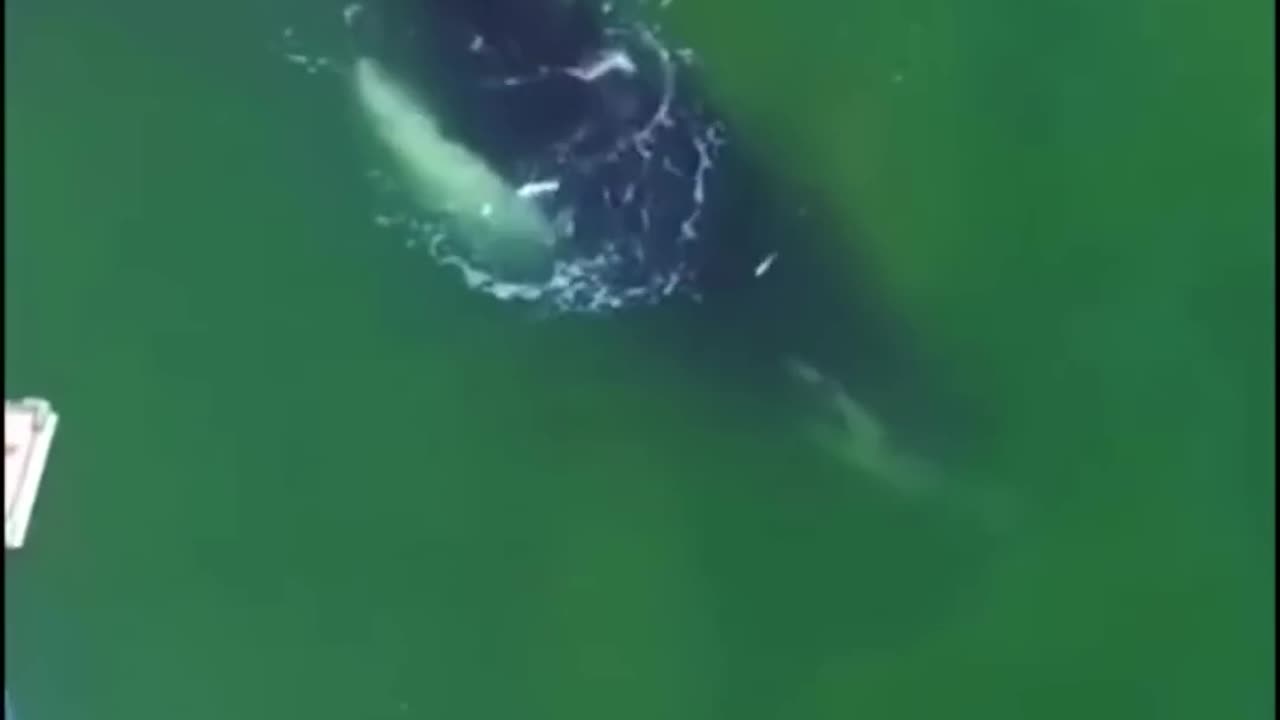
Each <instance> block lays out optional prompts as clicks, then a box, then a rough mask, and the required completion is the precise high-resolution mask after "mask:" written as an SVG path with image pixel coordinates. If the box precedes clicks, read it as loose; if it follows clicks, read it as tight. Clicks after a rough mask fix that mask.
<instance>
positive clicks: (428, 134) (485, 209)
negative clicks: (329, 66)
mask: <svg viewBox="0 0 1280 720" xmlns="http://www.w3.org/2000/svg"><path fill="white" fill-rule="evenodd" d="M353 77H354V80H355V85H356V95H357V98H358V99H359V102H360V104H361V106H362V107H363V108H364V110H365V113H366V115H367V116H368V118H369V121H370V123H371V124H372V126H373V129H374V132H375V134H376V135H377V137H378V139H379V140H380V141H381V142H382V144H383V145H384V146H385V147H386V148H387V150H388V151H390V153H391V154H392V155H393V156H394V158H395V161H396V162H397V164H398V165H399V166H400V168H401V169H402V171H403V172H404V174H405V176H406V180H407V181H408V185H409V186H410V189H411V190H412V192H413V194H414V195H415V197H416V199H417V200H418V202H419V203H420V204H422V205H423V206H424V208H425V209H428V210H431V211H436V212H439V211H445V212H448V213H449V214H450V215H451V216H452V218H453V220H454V221H455V224H456V226H457V228H458V234H459V235H461V236H462V237H461V238H460V239H461V240H462V241H463V242H465V243H467V244H469V245H471V246H472V248H471V249H472V250H474V251H475V254H477V255H483V256H485V257H486V258H487V259H489V260H490V261H491V262H492V263H493V264H511V265H518V266H524V267H528V266H529V265H530V264H531V263H534V264H538V263H545V262H546V261H547V259H548V256H549V250H550V248H552V247H553V246H554V245H555V230H554V228H553V227H552V224H551V222H550V221H549V220H548V219H547V217H546V215H545V214H544V213H543V211H542V208H541V207H540V206H539V205H538V204H537V202H536V199H537V198H538V197H539V196H540V195H543V194H546V193H549V192H554V190H555V187H556V186H554V185H553V184H551V183H549V182H543V183H535V184H532V185H526V186H524V187H522V188H519V189H517V188H513V187H512V186H511V184H510V183H509V182H507V181H506V179H504V178H503V177H502V176H501V175H499V174H498V173H497V172H495V171H494V170H493V168H491V167H490V166H489V164H488V163H487V162H485V160H484V159H483V158H482V157H480V156H479V155H477V154H476V153H474V152H472V151H471V150H470V148H468V147H466V146H465V145H463V144H462V143H458V142H455V141H453V140H451V139H450V138H448V137H446V136H445V135H444V133H443V132H442V131H441V129H440V126H439V123H438V122H437V121H436V119H435V116H434V115H433V113H432V112H431V109H430V108H429V106H427V105H426V104H425V103H423V102H421V101H418V100H416V99H414V98H413V97H412V96H411V95H410V93H409V92H408V91H407V90H405V89H404V88H403V87H401V86H400V85H399V84H398V83H397V82H396V81H395V80H394V79H393V78H392V77H391V76H390V75H389V74H388V73H387V72H386V71H385V70H384V69H383V68H382V66H381V65H380V64H378V62H377V61H375V60H373V59H371V58H360V59H358V60H356V63H355V68H354V71H353Z"/></svg>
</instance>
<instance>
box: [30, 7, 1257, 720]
mask: <svg viewBox="0 0 1280 720" xmlns="http://www.w3.org/2000/svg"><path fill="white" fill-rule="evenodd" d="M336 12H337V8H336V6H335V7H326V8H323V9H317V8H316V7H315V4H314V3H307V2H302V1H301V0H292V1H291V2H289V3H277V4H268V3H254V2H232V1H231V0H227V1H226V2H220V3H161V2H143V1H141V0H135V1H133V2H123V3H91V2H72V1H68V2H61V3H47V2H46V3H39V2H30V1H24V0H7V2H6V4H5V21H6V25H5V71H4V72H5V152H6V155H5V161H4V162H5V210H6V214H5V221H4V222H5V226H4V227H5V271H4V273H5V274H4V278H5V292H4V297H5V313H4V319H5V330H4V337H5V393H6V395H7V396H15V395H19V394H39V395H43V396H45V397H49V398H51V399H52V400H53V401H54V402H55V404H56V405H57V406H58V408H59V410H60V411H61V412H62V413H63V425H62V427H61V429H60V431H59V433H60V434H59V437H58V439H57V442H56V443H55V447H54V457H53V459H52V464H51V469H50V472H49V475H48V477H47V481H46V483H47V484H46V486H45V491H44V493H43V494H42V496H41V500H40V503H39V505H38V507H37V513H36V519H35V523H34V525H33V528H32V534H31V538H30V539H31V542H30V544H29V545H28V547H26V548H24V549H23V550H22V551H21V552H19V553H16V554H14V553H7V554H6V561H5V564H6V568H5V581H6V585H5V633H6V640H5V659H6V672H5V675H6V684H7V685H8V687H9V688H10V690H11V691H12V693H13V694H14V699H15V704H16V706H17V709H18V712H19V713H20V715H21V717H22V718H23V720H46V719H48V720H52V719H72V718H75V719H79V718H86V719H92V720H112V719H114V718H122V719H123V718H130V719H143V718H146V719H151V718H156V719H161V718H163V719H165V720H173V719H182V720H199V719H201V718H211V719H212V718H218V719H220V720H221V719H224V718H245V719H246V720H247V719H251V718H273V719H279V718H361V719H365V718H369V719H375V718H389V719H390V718H451V719H466V718H556V719H560V718H565V719H567V718H592V719H596V718H614V719H624V718H637V719H640V718H643V719H645V720H652V719H657V718H725V719H732V720H741V719H745V718H788V719H797V720H799V719H808V718H891V719H896V718H939V717H961V718H969V717H973V718H986V719H989V718H1086V717H1087V718H1264V717H1270V716H1271V715H1272V714H1273V712H1274V707H1275V706H1274V700H1273V688H1274V685H1273V681H1272V674H1273V670H1274V666H1275V663H1274V659H1273V656H1272V653H1273V650H1274V642H1273V639H1272V638H1273V632H1274V619H1273V615H1272V607H1273V601H1274V587H1273V582H1274V571H1273V567H1274V565H1273V561H1274V555H1275V553H1274V544H1273V533H1274V528H1275V515H1274V511H1273V507H1274V496H1275V492H1274V485H1273V473H1274V469H1275V450H1274V444H1273V440H1272V438H1273V436H1274V433H1275V420H1274V409H1275V405H1274V400H1273V398H1274V391H1275V383H1274V379H1273V378H1274V375H1273V369H1274V363H1275V351H1274V343H1275V334H1274V320H1275V312H1274V305H1273V298H1274V290H1275V280H1274V260H1275V253H1274V246H1273V242H1274V231H1275V213H1274V205H1273V204H1272V199H1271V198H1272V195H1273V191H1274V186H1275V183H1274V179H1273V171H1274V161H1273V152H1274V142H1273V128H1274V121H1275V113H1274V99H1275V98H1274V92H1273V90H1272V84H1273V71H1272V70H1271V66H1272V57H1273V55H1274V46H1273V41H1272V18H1273V14H1274V10H1273V7H1272V5H1271V4H1270V3H1268V2H1265V1H1264V0H1228V1H1226V2H1210V1H1209V0H1186V1H1178V0H1163V1H1161V0H1121V1H1119V2H1114V1H1113V2H1103V1H1102V0H1090V1H1087V2H1078V1H1077V2H1058V1H1050V2H1039V3H1026V2H1020V1H1018V0H973V1H970V2H962V3H947V2H937V1H935V0H899V1H897V2H887V1H885V0H861V1H860V2H834V1H827V0H791V1H790V2H786V3H772V2H770V3H766V2H760V3H743V2H730V1H729V0H720V1H713V0H700V1H699V0H681V1H679V2H677V3H676V4H675V6H674V8H673V9H672V11H671V14H670V22H671V24H672V26H673V29H674V30H676V31H677V32H678V33H679V34H680V36H681V37H682V38H683V39H684V40H685V41H686V42H688V44H690V45H692V46H693V47H695V48H697V50H698V51H699V52H700V54H701V56H702V58H703V60H704V62H705V64H706V67H707V73H708V82H709V83H710V85H711V88H712V92H713V93H714V94H715V95H716V96H717V100H718V102H719V103H720V105H721V107H722V108H723V109H724V111H725V113H726V114H728V115H729V116H730V117H732V118H733V119H734V121H735V122H736V123H738V125H739V126H740V127H741V128H742V132H743V133H744V135H745V137H748V138H750V139H751V141H752V143H753V144H754V145H756V146H757V147H758V148H759V149H761V150H762V151H764V152H765V153H766V155H767V157H768V158H769V160H770V162H771V163H772V167H773V168H774V171H775V172H776V173H777V177H778V178H779V181H780V182H794V183H796V186H797V187H799V186H803V187H806V188H811V189H814V190H815V191H816V192H819V193H820V194H821V199H822V201H823V202H825V203H826V204H828V205H829V206H831V207H834V208H836V209H837V210H838V211H839V213H840V215H839V218H838V220H839V222H841V223H843V224H844V225H845V226H847V227H849V228H851V229H852V228H855V227H856V228H857V229H858V232H857V233H853V232H850V233H849V237H850V238H854V237H856V244H857V248H856V253H857V256H858V258H859V262H869V263H870V264H871V266H873V267H874V269H875V273H876V274H877V277H879V278H881V281H882V283H883V285H884V290H883V292H884V302H886V303H888V304H891V305H892V306H893V307H895V308H897V311H898V312H899V313H900V314H901V315H902V316H903V317H905V318H907V319H908V321H909V322H910V323H911V324H912V326H913V327H914V328H916V329H917V331H918V333H919V334H920V336H921V337H923V338H925V343H926V345H927V346H928V348H929V350H930V353H931V355H932V356H933V357H934V358H942V359H944V360H945V363H943V364H942V365H941V367H942V368H943V369H944V370H945V376H946V379H947V382H948V383H950V384H951V386H952V387H954V388H958V389H960V391H961V392H962V393H963V394H964V395H965V396H966V397H968V398H970V400H971V403H972V407H975V408H980V409H981V412H982V416H983V422H984V423H985V424H986V426H988V427H989V428H990V429H991V433H992V435H991V437H993V438H994V440H993V441H992V442H990V443H989V444H988V446H984V447H983V448H982V452H981V455H982V457H977V458H974V459H973V460H972V463H971V464H972V467H966V468H952V469H951V471H952V477H955V478H958V479H957V480H956V482H958V483H970V484H972V486H973V487H977V486H979V485H983V486H991V487H999V488H1001V489H1002V492H1004V493H1005V495H1004V497H1006V498H1007V499H1008V503H1007V507H1008V508H1012V510H1009V511H1008V512H1007V513H1006V517H1005V520H1006V522H1004V523H1002V524H1001V526H1000V528H999V529H998V531H995V532H993V531H992V530H991V529H990V528H986V527H985V526H984V525H983V524H982V523H981V522H977V521H975V519H974V517H973V516H972V514H970V513H966V512H962V511H959V510H957V509H956V508H953V507H949V503H953V502H959V501H958V500H955V499H954V498H957V497H962V494H960V493H957V494H956V495H954V496H950V495H949V496H948V497H947V498H942V499H935V500H933V501H928V500H926V501H922V502H907V501H905V500H903V499H902V498H897V497H894V496H893V494H892V493H891V492H886V490H885V489H884V488H882V487H875V486H873V484H870V483H866V482H862V481H861V480H860V479H859V478H856V477H853V476H850V475H848V474H845V473H842V472H841V471H840V470H839V469H838V468H835V467H833V466H832V465H831V464H830V463H826V462H823V460H822V458H821V457H819V456H818V455H817V454H816V453H814V452H813V451H812V448H808V447H806V446H804V445H803V444H802V443H798V442H797V441H796V438H795V437H787V436H779V435H778V434H777V433H776V425H774V424H772V423H770V422H768V421H767V420H766V419H761V418H755V417H751V416H749V415H748V414H744V413H742V412H739V411H738V410H739V409H740V405H738V404H736V402H737V401H736V400H735V397H734V393H735V392H742V391H743V390H742V389H741V388H738V389H734V388H732V387H729V386H724V387H721V386H716V385H714V384H712V385H709V384H707V383H706V382H704V380H705V378H704V377H703V376H699V375H698V374H696V373H691V372H690V371H689V370H688V369H687V367H685V366H684V365H683V364H682V362H681V361H680V360H679V357H678V354H677V353H673V352H672V348H671V346H670V345H666V344H664V343H663V342H660V341H655V339H654V338H655V336H654V335H653V334H651V333H646V332H643V331H640V330H638V329H637V328H635V327H631V326H628V325H626V324H625V323H620V324H616V325H599V324H578V323H569V324H547V323H538V322H531V321H529V319H528V318H524V317H513V316H512V314H511V313H510V312H508V308H502V307H493V306H491V305H490V304H488V303H486V302H483V301H482V300H480V299H478V298H476V297H475V296H472V295H469V294H467V293H465V292H464V291H462V290H460V289H459V288H458V287H457V283H456V282H453V281H452V279H451V278H449V277H448V276H445V275H442V274H441V273H439V272H437V271H435V270H434V269H433V268H432V267H431V266H430V265H429V264H427V263H426V262H424V261H422V259H421V258H419V257H417V256H415V255H413V254H409V253H406V252H405V251H404V249H403V248H401V247H399V246H397V245H396V243H395V242H394V241H391V240H389V239H388V237H387V235H386V234H384V233H378V232H376V231H375V230H374V229H373V228H372V227H371V226H370V223H369V212H370V207H371V195H370V191H369V189H368V185H367V183H366V182H365V180H364V178H363V177H361V173H362V172H363V170H364V169H365V164H364V163H365V161H366V158H365V157H364V156H363V155H362V149H361V144H360V142H357V141H355V140H353V137H354V135H353V133H354V132H355V128H357V127H358V126H356V125H355V121H354V118H353V116H352V114H351V112H350V110H349V109H348V108H347V107H346V106H345V105H343V102H344V101H345V99H346V98H344V97H343V96H341V95H340V94H339V93H338V92H337V90H336V88H337V86H336V85H335V84H334V83H333V82H329V81H325V80H317V79H316V78H309V77H307V76H305V75H303V74H301V73H299V72H298V69H297V68H294V67H290V66H288V65H287V64H285V63H284V62H283V61H282V60H281V58H280V54H281V50H280V48H279V46H278V43H277V40H278V38H279V31H280V29H281V28H282V27H283V26H284V25H285V24H290V23H296V24H298V25H299V27H311V28H313V29H314V28H318V27H321V26H324V27H329V29H328V30H326V31H324V32H327V33H328V34H329V37H328V38H327V41H329V42H330V43H332V42H334V41H335V38H339V37H340V35H339V31H338V29H337V25H336V23H335V22H334V19H335V18H336ZM325 23H328V25H326V24H325ZM315 32H316V33H320V32H321V31H319V30H315ZM854 242H855V241H853V240H850V241H849V243H850V244H851V245H852V244H853V243H854ZM835 247H838V246H835ZM853 251H854V248H852V247H851V248H850V264H852V263H853V259H852V258H853V257H854V252H853ZM865 258H870V260H869V261H868V260H865ZM861 271H862V272H865V268H863V269H862V270H861Z"/></svg>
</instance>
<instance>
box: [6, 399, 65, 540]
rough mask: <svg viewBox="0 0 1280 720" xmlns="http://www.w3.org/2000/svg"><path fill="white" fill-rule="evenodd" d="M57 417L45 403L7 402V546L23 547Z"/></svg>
mask: <svg viewBox="0 0 1280 720" xmlns="http://www.w3.org/2000/svg"><path fill="white" fill-rule="evenodd" d="M57 427H58V415H57V413H55V412H54V411H53V407H52V406H51V405H50V404H49V403H48V402H47V401H45V400H40V399H38V398H24V399H22V400H5V401H4V547H5V549H6V550H8V549H12V548H19V547H22V543H23V541H25V540H26V537H27V527H28V525H29V524H30V522H31V511H32V509H33V508H34V507H35V504H36V493H37V492H39V490H40V480H41V478H42V477H43V476H44V467H45V463H46V462H47V461H48V459H49V446H50V445H51V444H52V442H53V432H54V430H56V429H57Z"/></svg>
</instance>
